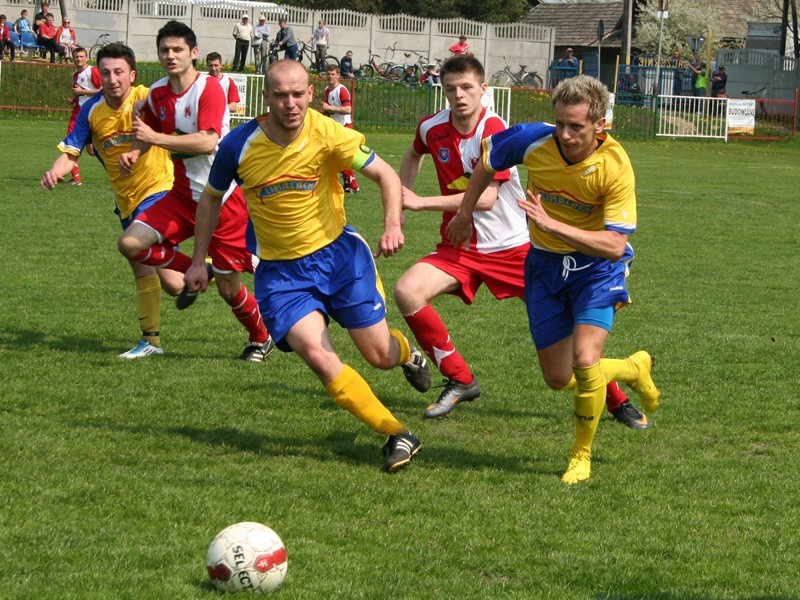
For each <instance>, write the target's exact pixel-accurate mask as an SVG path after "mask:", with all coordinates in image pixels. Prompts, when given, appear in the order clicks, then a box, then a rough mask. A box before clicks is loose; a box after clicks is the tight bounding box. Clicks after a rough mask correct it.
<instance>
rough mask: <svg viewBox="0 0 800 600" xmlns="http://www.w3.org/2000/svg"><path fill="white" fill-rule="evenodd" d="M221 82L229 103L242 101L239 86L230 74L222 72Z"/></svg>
mask: <svg viewBox="0 0 800 600" xmlns="http://www.w3.org/2000/svg"><path fill="white" fill-rule="evenodd" d="M219 84H220V86H222V92H223V93H224V94H225V98H226V99H227V100H228V104H230V103H231V102H241V101H242V99H241V98H240V97H239V88H237V87H236V82H235V81H234V80H233V79H231V78H230V77H229V76H228V75H225V73H222V74H221V75H220V78H219Z"/></svg>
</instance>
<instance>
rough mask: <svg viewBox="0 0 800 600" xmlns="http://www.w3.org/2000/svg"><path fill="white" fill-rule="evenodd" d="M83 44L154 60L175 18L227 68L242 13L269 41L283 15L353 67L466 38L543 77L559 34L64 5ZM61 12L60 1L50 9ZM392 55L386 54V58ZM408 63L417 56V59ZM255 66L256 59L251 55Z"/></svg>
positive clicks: (132, 3) (264, 9)
mask: <svg viewBox="0 0 800 600" xmlns="http://www.w3.org/2000/svg"><path fill="white" fill-rule="evenodd" d="M66 2H67V11H68V13H69V16H70V17H71V19H72V26H73V27H74V28H75V31H76V34H77V36H78V41H79V43H80V44H81V45H83V46H85V47H87V48H88V47H90V46H91V45H92V44H94V43H95V40H96V39H97V36H99V35H100V34H102V33H110V34H111V35H110V39H111V40H112V41H122V42H125V43H126V44H127V45H128V46H130V47H131V48H133V50H134V52H135V53H136V57H137V59H138V60H142V61H156V60H158V56H157V53H156V47H155V34H156V32H157V31H158V29H159V28H160V27H161V26H162V25H163V24H164V23H166V22H167V21H169V20H170V19H177V20H179V21H182V22H184V23H186V24H188V25H189V26H190V27H191V28H192V29H193V30H194V31H195V33H196V34H197V38H198V45H199V47H200V56H201V57H203V56H205V55H206V54H207V53H208V52H212V51H216V52H219V53H220V54H221V55H222V56H223V61H224V62H226V63H232V62H233V51H234V41H233V36H232V31H233V26H234V24H236V23H238V22H240V21H241V18H242V14H243V13H245V12H246V13H248V14H249V15H250V21H251V23H257V22H258V21H257V18H258V15H259V14H261V13H263V14H266V16H267V24H268V25H269V26H270V27H271V29H272V37H273V38H274V36H275V33H276V32H277V30H278V24H277V21H278V18H279V17H285V18H286V19H287V22H288V24H289V26H291V27H292V29H293V31H294V33H295V36H296V37H297V38H298V40H304V41H305V40H307V39H309V38H310V37H311V32H312V30H313V28H314V27H315V26H316V24H317V21H319V20H320V19H323V20H325V21H326V23H327V24H328V28H329V29H330V30H331V45H330V47H329V48H328V54H332V55H334V56H337V57H340V58H341V56H343V55H344V53H345V52H346V51H347V50H352V51H353V63H354V64H355V65H360V64H362V63H366V62H368V60H369V57H370V53H374V54H379V55H380V56H381V58H379V59H377V60H378V62H383V61H384V60H389V59H392V56H391V54H392V53H391V52H387V48H388V47H390V46H392V45H394V47H395V49H396V50H395V52H394V62H397V63H403V62H404V56H403V52H402V50H407V51H408V50H414V51H416V52H419V53H420V54H422V55H423V56H425V57H426V58H429V59H445V58H447V57H448V56H449V55H450V53H449V52H448V50H447V49H448V48H449V47H450V46H451V45H452V44H454V43H455V42H456V41H457V38H458V36H459V35H460V34H462V33H463V34H465V35H467V37H468V41H469V43H470V49H471V50H472V52H474V54H475V56H476V57H477V58H478V59H480V60H481V62H483V64H484V66H485V68H486V71H487V72H488V73H491V72H493V71H496V70H500V69H502V68H503V64H504V63H503V57H505V58H506V59H507V60H508V62H509V63H510V64H512V65H514V64H519V63H524V64H527V65H528V68H529V70H535V71H538V72H539V73H546V71H547V67H548V66H549V64H550V62H551V60H552V58H553V44H554V39H555V30H554V29H553V28H552V27H543V26H539V25H527V24H520V23H508V24H488V23H479V22H476V21H468V20H466V19H442V20H431V19H421V18H418V17H412V16H409V15H369V14H365V13H357V12H353V11H349V10H308V9H302V8H297V7H292V6H281V5H274V4H273V5H270V4H263V3H256V2H239V1H227V2H210V1H203V0H197V1H196V2H191V1H190V0H66ZM37 7H38V4H35V3H34V2H33V1H32V0H0V12H2V13H4V14H6V15H7V16H8V19H9V22H13V21H14V20H16V19H17V18H18V17H19V13H20V10H22V9H23V8H26V9H28V12H29V17H31V18H32V17H33V15H34V14H35V13H36V12H38V8H37ZM50 8H51V11H52V12H55V13H56V14H58V3H57V2H53V3H52V4H51V7H50ZM387 54H388V56H387ZM408 60H410V61H411V62H416V60H417V57H416V56H415V55H413V54H412V56H411V57H410V59H408ZM251 61H252V56H251Z"/></svg>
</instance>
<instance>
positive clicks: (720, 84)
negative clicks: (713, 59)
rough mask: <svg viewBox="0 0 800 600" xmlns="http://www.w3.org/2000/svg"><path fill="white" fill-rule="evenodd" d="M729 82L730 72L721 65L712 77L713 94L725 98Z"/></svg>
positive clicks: (715, 96)
mask: <svg viewBox="0 0 800 600" xmlns="http://www.w3.org/2000/svg"><path fill="white" fill-rule="evenodd" d="M727 83H728V74H727V73H725V67H722V66H720V67H719V68H718V69H717V72H716V73H714V75H712V77H711V95H712V96H713V97H714V98H724V97H725V86H726V85H727Z"/></svg>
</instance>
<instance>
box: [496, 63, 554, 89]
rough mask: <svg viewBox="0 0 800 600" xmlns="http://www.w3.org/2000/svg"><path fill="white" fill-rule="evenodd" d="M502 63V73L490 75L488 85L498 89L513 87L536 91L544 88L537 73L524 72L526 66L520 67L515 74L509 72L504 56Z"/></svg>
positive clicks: (509, 67) (509, 66)
mask: <svg viewBox="0 0 800 600" xmlns="http://www.w3.org/2000/svg"><path fill="white" fill-rule="evenodd" d="M503 62H504V63H506V66H505V68H503V70H502V71H497V72H495V73H492V76H491V77H489V85H493V86H499V87H508V86H511V85H514V86H518V87H527V88H536V89H542V88H543V87H544V81H543V80H542V78H541V77H540V76H539V73H537V72H536V71H528V70H526V67H527V66H528V65H520V66H519V71H518V72H516V73H515V72H514V71H512V70H511V65H509V64H508V61H507V60H506V57H505V56H504V57H503Z"/></svg>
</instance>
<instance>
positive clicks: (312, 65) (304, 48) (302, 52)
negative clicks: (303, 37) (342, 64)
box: [297, 41, 339, 75]
mask: <svg viewBox="0 0 800 600" xmlns="http://www.w3.org/2000/svg"><path fill="white" fill-rule="evenodd" d="M305 59H308V63H309V69H308V70H309V71H312V72H316V73H317V74H318V75H322V74H324V73H325V72H326V71H327V70H328V69H329V68H331V67H338V66H339V59H338V58H336V57H335V56H333V55H331V54H328V55H327V56H326V57H325V65H324V67H323V68H322V69H317V57H316V55H315V54H314V51H313V50H311V46H310V45H309V44H306V43H305V42H302V41H301V42H298V43H297V61H298V62H300V63H302V62H303V60H305Z"/></svg>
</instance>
